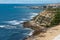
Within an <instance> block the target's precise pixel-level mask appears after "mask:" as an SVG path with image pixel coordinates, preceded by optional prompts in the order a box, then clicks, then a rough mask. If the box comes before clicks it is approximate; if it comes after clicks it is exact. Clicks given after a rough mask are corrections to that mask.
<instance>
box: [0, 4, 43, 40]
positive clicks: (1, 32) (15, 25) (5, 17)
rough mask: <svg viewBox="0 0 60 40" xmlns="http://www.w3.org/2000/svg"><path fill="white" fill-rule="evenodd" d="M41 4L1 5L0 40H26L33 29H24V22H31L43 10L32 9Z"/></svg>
mask: <svg viewBox="0 0 60 40" xmlns="http://www.w3.org/2000/svg"><path fill="white" fill-rule="evenodd" d="M31 6H43V5H41V4H0V40H24V38H26V37H27V36H28V35H29V33H30V32H31V31H32V29H29V28H24V27H23V24H21V23H23V22H24V21H28V20H31V19H32V18H33V17H34V16H36V15H38V13H40V12H42V11H43V9H32V8H29V7H31Z"/></svg>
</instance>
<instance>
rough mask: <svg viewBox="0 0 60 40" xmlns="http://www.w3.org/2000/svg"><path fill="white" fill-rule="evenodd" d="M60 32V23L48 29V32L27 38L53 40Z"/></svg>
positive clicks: (30, 39) (31, 39) (29, 39)
mask: <svg viewBox="0 0 60 40" xmlns="http://www.w3.org/2000/svg"><path fill="white" fill-rule="evenodd" d="M59 34H60V25H58V26H56V27H52V28H50V29H48V30H47V32H46V33H41V34H39V35H37V36H35V37H32V38H28V39H27V40H53V39H54V38H55V37H56V36H57V35H59Z"/></svg>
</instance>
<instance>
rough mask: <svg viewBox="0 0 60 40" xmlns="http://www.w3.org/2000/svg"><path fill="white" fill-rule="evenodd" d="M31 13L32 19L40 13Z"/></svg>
mask: <svg viewBox="0 0 60 40" xmlns="http://www.w3.org/2000/svg"><path fill="white" fill-rule="evenodd" d="M30 15H31V16H30V19H32V18H33V17H35V16H36V15H38V13H31V14H30Z"/></svg>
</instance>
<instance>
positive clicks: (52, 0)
mask: <svg viewBox="0 0 60 40" xmlns="http://www.w3.org/2000/svg"><path fill="white" fill-rule="evenodd" d="M0 3H22V4H27V3H28V4H32V3H36V4H38V3H60V0H0Z"/></svg>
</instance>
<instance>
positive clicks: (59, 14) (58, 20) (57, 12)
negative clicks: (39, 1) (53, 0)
mask: <svg viewBox="0 0 60 40" xmlns="http://www.w3.org/2000/svg"><path fill="white" fill-rule="evenodd" d="M59 6H60V4H49V5H47V6H46V9H45V10H44V11H43V12H41V13H39V14H38V15H36V16H35V17H33V19H31V20H30V21H27V22H24V23H23V26H24V28H30V29H32V30H34V32H33V34H32V36H31V37H28V38H27V39H26V40H52V39H46V38H45V39H44V38H42V39H41V36H42V37H44V36H43V35H48V33H47V31H48V30H50V29H52V28H53V29H54V26H56V25H58V24H60V8H59ZM51 31H52V30H51ZM48 32H49V31H48ZM53 32H54V31H53ZM44 33H47V34H44ZM41 34H43V35H41ZM52 35H53V34H52ZM48 36H49V35H48ZM54 36H55V35H54Z"/></svg>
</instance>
